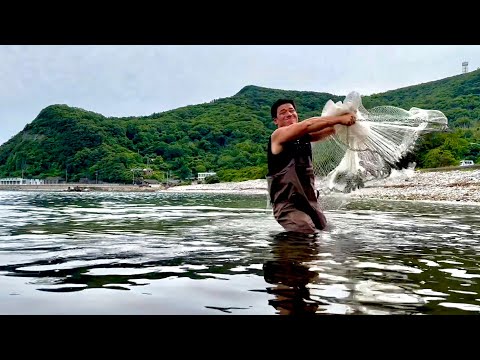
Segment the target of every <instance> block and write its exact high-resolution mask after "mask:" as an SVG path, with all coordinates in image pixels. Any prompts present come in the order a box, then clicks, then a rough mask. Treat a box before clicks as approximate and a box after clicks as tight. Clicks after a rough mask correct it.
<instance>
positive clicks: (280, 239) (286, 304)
mask: <svg viewBox="0 0 480 360" xmlns="http://www.w3.org/2000/svg"><path fill="white" fill-rule="evenodd" d="M317 242H318V238H317V237H311V236H308V235H302V234H299V233H291V232H282V233H280V234H277V235H275V236H274V238H273V241H272V254H273V259H272V260H269V261H266V262H265V264H264V265H263V273H264V278H265V281H266V282H268V283H269V284H272V285H274V286H272V287H267V292H268V293H270V294H274V295H275V298H274V299H272V300H269V304H270V305H272V306H273V307H274V308H275V309H277V310H278V312H279V314H291V315H297V314H309V313H315V312H316V311H317V309H318V305H319V304H318V303H316V302H315V301H313V300H311V299H310V291H309V289H308V287H307V285H308V284H309V283H311V282H313V281H314V280H315V279H316V278H317V277H318V273H317V272H315V271H312V270H310V269H309V265H308V262H310V261H313V260H316V259H317V254H318V252H319V249H318V243H317Z"/></svg>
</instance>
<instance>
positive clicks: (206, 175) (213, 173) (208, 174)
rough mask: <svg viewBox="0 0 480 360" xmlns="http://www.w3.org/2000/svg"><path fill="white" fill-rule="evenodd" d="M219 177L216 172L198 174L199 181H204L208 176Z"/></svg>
mask: <svg viewBox="0 0 480 360" xmlns="http://www.w3.org/2000/svg"><path fill="white" fill-rule="evenodd" d="M214 175H217V173H216V172H203V173H198V174H197V179H198V181H204V180H205V178H206V177H208V176H214Z"/></svg>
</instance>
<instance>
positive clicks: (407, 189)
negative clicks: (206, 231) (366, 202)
mask: <svg viewBox="0 0 480 360" xmlns="http://www.w3.org/2000/svg"><path fill="white" fill-rule="evenodd" d="M164 191H165V192H182V193H185V192H190V193H193V192H202V193H205V192H210V193H246V194H247V193H248V194H265V195H267V194H268V192H267V181H266V180H265V179H258V180H248V181H243V182H238V183H217V184H197V185H185V186H176V187H172V188H169V189H167V190H164ZM345 196H347V197H349V198H351V199H381V200H413V201H444V202H463V203H473V204H480V170H471V171H465V170H452V171H448V172H445V171H443V172H434V171H428V172H421V171H414V170H411V169H405V170H403V171H394V172H392V174H391V175H390V177H388V178H386V179H381V180H373V181H370V182H367V183H366V184H365V187H364V188H361V189H358V190H355V191H353V192H351V193H349V194H345Z"/></svg>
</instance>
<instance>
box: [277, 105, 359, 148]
mask: <svg viewBox="0 0 480 360" xmlns="http://www.w3.org/2000/svg"><path fill="white" fill-rule="evenodd" d="M355 120H356V117H355V114H353V113H347V114H344V115H340V116H315V117H311V118H309V119H306V120H303V121H301V122H299V123H296V124H292V125H288V126H285V127H281V128H278V129H277V130H275V131H274V132H273V134H272V153H273V154H280V153H281V152H282V150H283V147H282V144H283V143H286V142H288V141H294V140H297V139H300V138H301V137H302V136H303V135H305V134H311V133H317V132H320V131H322V130H324V129H327V128H331V127H333V126H334V125H337V124H342V125H346V126H350V125H353V124H354V123H355Z"/></svg>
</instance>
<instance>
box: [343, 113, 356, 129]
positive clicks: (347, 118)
mask: <svg viewBox="0 0 480 360" xmlns="http://www.w3.org/2000/svg"><path fill="white" fill-rule="evenodd" d="M341 118H342V119H341V120H340V123H341V124H342V125H346V126H351V125H353V124H355V121H357V116H356V115H355V114H354V113H346V114H344V115H342V116H341Z"/></svg>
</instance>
